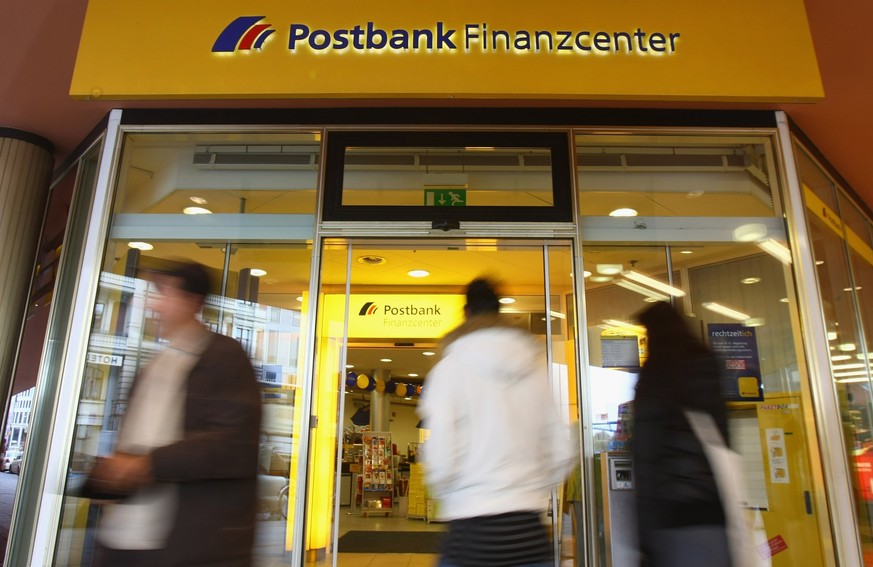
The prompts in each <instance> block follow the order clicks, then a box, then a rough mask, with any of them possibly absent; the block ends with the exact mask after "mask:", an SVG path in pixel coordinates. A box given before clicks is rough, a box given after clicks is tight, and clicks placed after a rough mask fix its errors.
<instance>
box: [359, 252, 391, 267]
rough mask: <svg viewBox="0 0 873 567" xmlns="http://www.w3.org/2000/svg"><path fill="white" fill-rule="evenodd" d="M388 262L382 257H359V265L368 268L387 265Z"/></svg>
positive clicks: (369, 255)
mask: <svg viewBox="0 0 873 567" xmlns="http://www.w3.org/2000/svg"><path fill="white" fill-rule="evenodd" d="M387 261H388V260H386V259H385V258H383V257H382V256H373V255H371V254H368V255H366V256H358V259H357V262H358V263H359V264H365V265H367V266H380V265H382V264H384V263H386V262H387Z"/></svg>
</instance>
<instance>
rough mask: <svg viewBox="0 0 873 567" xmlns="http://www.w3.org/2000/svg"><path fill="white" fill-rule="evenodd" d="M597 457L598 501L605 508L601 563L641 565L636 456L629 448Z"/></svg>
mask: <svg viewBox="0 0 873 567" xmlns="http://www.w3.org/2000/svg"><path fill="white" fill-rule="evenodd" d="M594 459H595V468H594V470H595V484H596V488H597V501H598V502H597V503H598V505H599V508H600V510H602V514H601V522H600V525H599V526H598V536H599V537H598V540H599V541H598V543H599V550H598V555H599V556H600V562H599V564H600V565H604V566H606V567H628V566H633V565H639V563H640V558H639V551H638V548H637V526H636V512H635V510H636V502H635V501H634V498H635V497H634V474H633V458H632V457H631V454H630V453H629V452H625V451H606V452H603V453H598V454H596V455H595V456H594Z"/></svg>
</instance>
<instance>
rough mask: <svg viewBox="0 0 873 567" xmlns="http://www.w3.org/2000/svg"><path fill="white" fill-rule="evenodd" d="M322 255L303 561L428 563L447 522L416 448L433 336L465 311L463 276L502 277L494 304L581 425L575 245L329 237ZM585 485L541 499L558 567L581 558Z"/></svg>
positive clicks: (422, 432)
mask: <svg viewBox="0 0 873 567" xmlns="http://www.w3.org/2000/svg"><path fill="white" fill-rule="evenodd" d="M321 256H322V257H321V266H322V268H321V284H320V288H319V289H318V293H319V297H318V299H317V305H318V317H317V323H316V333H317V334H316V340H315V348H316V353H315V363H314V364H315V369H316V377H315V385H314V388H313V400H312V404H313V414H314V415H315V416H316V417H317V425H316V427H315V428H314V429H313V434H312V437H311V441H310V449H309V464H308V466H309V473H308V483H307V487H306V499H307V500H306V507H305V509H306V511H305V521H304V532H305V542H306V563H307V564H308V565H325V566H326V565H340V566H347V567H350V566H353V565H365V564H368V565H372V564H382V563H381V562H382V561H386V560H387V557H384V554H392V559H396V560H400V559H399V558H398V557H397V554H400V555H401V556H403V555H405V556H406V559H405V560H403V561H406V562H404V563H403V564H404V565H422V566H424V565H435V564H436V558H437V556H438V551H439V544H440V539H441V536H442V532H443V531H444V529H445V526H443V525H442V524H440V523H438V522H435V521H433V520H434V518H435V514H436V511H437V507H438V506H439V503H438V502H437V501H435V500H434V499H432V498H431V494H430V493H429V492H428V489H427V486H426V485H425V483H424V482H423V478H424V471H423V468H422V467H423V466H424V465H423V464H422V463H421V462H420V460H419V459H418V458H417V457H418V451H419V448H420V447H421V444H422V443H425V442H426V440H427V436H428V431H427V429H425V428H423V425H424V424H422V423H421V422H420V420H419V417H418V416H417V414H416V406H417V404H418V400H419V397H420V395H421V392H422V389H423V388H424V389H426V388H427V378H426V377H427V373H428V371H429V370H430V368H431V365H432V364H433V362H434V359H435V358H436V354H437V353H438V350H439V342H440V339H441V338H442V337H443V336H444V335H445V334H446V333H447V332H449V331H451V330H452V329H453V328H454V327H456V326H457V325H458V324H459V323H461V321H462V320H463V307H464V303H465V301H464V291H465V287H466V285H467V284H468V283H469V282H470V281H471V280H473V279H474V278H476V277H479V276H485V277H488V278H490V279H492V280H494V281H496V282H498V284H499V285H500V286H501V304H502V307H501V313H502V314H503V316H504V317H506V318H507V319H509V320H510V321H511V322H512V323H514V324H516V325H518V326H520V327H522V328H524V329H526V330H528V331H529V332H530V333H531V334H532V335H533V336H534V337H535V338H536V339H537V340H539V341H541V343H542V345H543V349H544V351H545V352H546V354H547V357H548V360H547V364H548V365H549V373H550V376H551V388H552V390H553V394H554V396H555V397H556V399H557V400H558V401H559V403H560V407H561V408H562V411H563V412H564V415H565V418H566V419H567V420H568V421H572V422H576V423H578V418H579V403H578V397H577V395H578V389H577V384H578V380H577V375H578V372H577V368H578V366H577V361H576V353H577V345H576V340H577V332H576V318H575V316H574V313H575V309H576V307H575V305H576V299H575V295H574V292H573V273H572V272H573V270H572V258H573V254H572V246H571V244H570V243H569V242H566V241H543V240H538V241H515V240H503V239H487V240H486V239H450V240H449V239H447V240H440V241H436V242H434V241H427V242H425V241H421V242H417V241H385V240H381V241H364V240H353V241H349V240H328V241H325V242H324V244H323V246H322V249H321ZM482 403H483V404H487V403H488V400H482ZM580 486H581V483H580V482H579V480H578V479H576V482H568V483H565V484H564V485H562V486H560V487H558V488H557V490H556V491H554V493H553V495H552V498H551V501H550V502H549V503H547V508H548V514H546V515H545V516H544V518H543V521H544V522H545V523H547V524H548V526H549V527H550V529H551V531H552V534H553V542H554V548H555V557H556V565H557V564H559V563H558V561H560V564H568V565H573V564H576V562H575V557H577V545H576V537H575V535H576V530H577V520H578V525H580V526H581V524H582V523H583V519H582V518H581V516H574V514H573V513H572V512H573V510H574V506H573V502H574V501H576V500H579V499H580V498H581V490H580ZM579 529H580V533H584V528H583V527H580V528H579ZM579 542H580V545H581V538H580V540H579ZM583 556H584V555H581V554H580V555H578V557H583ZM392 564H393V563H392Z"/></svg>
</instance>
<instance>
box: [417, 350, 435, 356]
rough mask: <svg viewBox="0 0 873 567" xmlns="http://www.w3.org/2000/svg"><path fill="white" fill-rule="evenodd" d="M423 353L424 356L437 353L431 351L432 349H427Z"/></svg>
mask: <svg viewBox="0 0 873 567" xmlns="http://www.w3.org/2000/svg"><path fill="white" fill-rule="evenodd" d="M421 354H423V355H424V356H433V355H435V354H436V353H435V352H433V351H430V350H426V351H424V352H423V353H421Z"/></svg>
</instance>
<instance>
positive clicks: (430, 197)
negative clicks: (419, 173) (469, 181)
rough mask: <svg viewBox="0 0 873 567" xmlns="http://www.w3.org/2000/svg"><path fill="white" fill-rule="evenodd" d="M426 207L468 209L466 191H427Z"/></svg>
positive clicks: (425, 195)
mask: <svg viewBox="0 0 873 567" xmlns="http://www.w3.org/2000/svg"><path fill="white" fill-rule="evenodd" d="M424 204H425V206H426V207H466V206H467V190H466V189H425V190H424Z"/></svg>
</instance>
